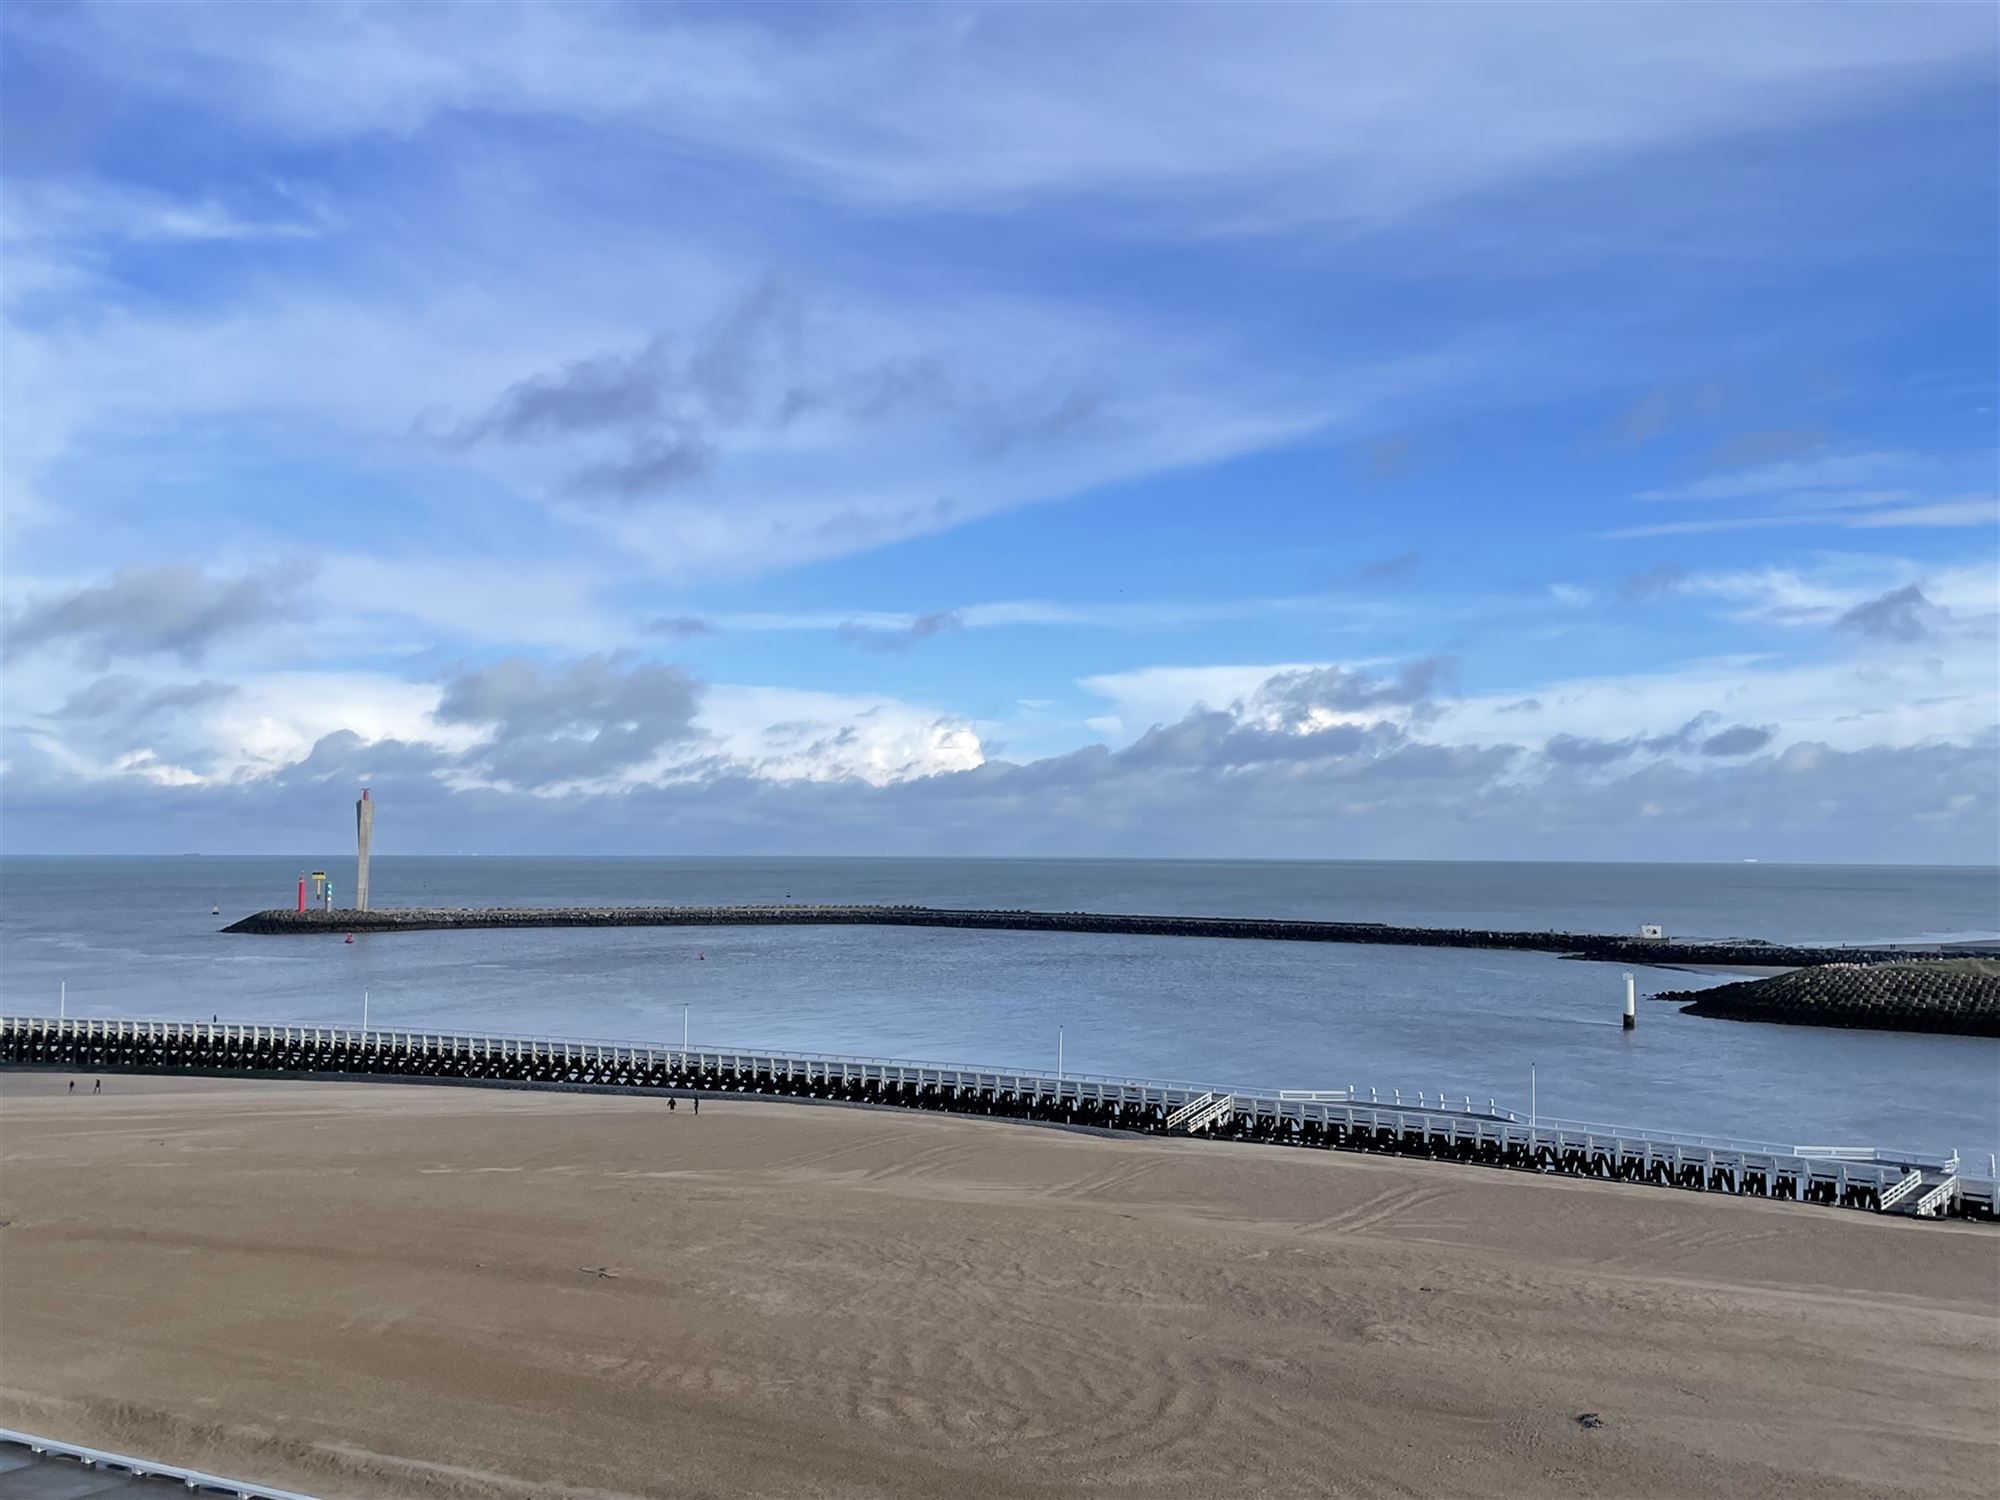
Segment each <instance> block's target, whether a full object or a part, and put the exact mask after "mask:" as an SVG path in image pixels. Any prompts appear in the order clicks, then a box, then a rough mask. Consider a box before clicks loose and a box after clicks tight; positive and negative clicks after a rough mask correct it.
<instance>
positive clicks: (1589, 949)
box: [223, 905, 1910, 968]
mask: <svg viewBox="0 0 2000 1500" xmlns="http://www.w3.org/2000/svg"><path fill="white" fill-rule="evenodd" d="M843 926H844V927H958V928H985V929H992V930H998V931H1008V932H1097V933H1122V934H1132V935H1137V936H1142V937H1201V938H1256V939H1262V940H1265V941H1272V942H1290V943H1381V944H1388V945H1392V946H1397V947H1418V948H1508V949H1516V950H1521V951H1526V952H1536V953H1560V954H1564V955H1567V956H1570V957H1574V958H1589V959H1602V960H1604V961H1606V962H1609V963H1627V964H1651V965H1660V964H1667V965H1672V964H1719V965H1725V966H1730V967H1736V968H1744V967H1752V968H1766V967H1769V968H1788V967H1797V966H1801V965H1806V964H1824V963H1832V962H1838V961H1844V960H1857V959H1858V960H1862V961H1871V962H1881V961H1890V960H1896V959H1907V958H1908V957H1909V956H1910V955H1909V953H1908V952H1907V951H1905V950H1902V949H1882V950H1860V949H1851V948H1794V947H1786V946H1782V945H1779V944H1773V943H1761V942H1753V941H1724V942H1684V941H1678V940H1674V941H1667V940H1662V939H1659V938H1641V937H1622V936H1615V935H1611V934H1605V933H1584V932H1501V931H1492V930H1488V929H1484V928H1465V927H1398V926H1394V925H1391V924H1388V923H1381V922H1310V921H1295V920H1285V919H1279V918H1270V917H1195V916H1135V915H1116V914H1111V913H1104V912H1083V911H982V910H961V909H954V908H950V907H936V906H789V905H788V906H566V907H564V906H558V907H539V906H538V907H465V908H450V907H403V908H393V907H392V908H378V909H376V910H373V911H306V912H298V911H284V910H275V911H260V912H256V913H254V914H252V915H250V916H247V917H245V918H243V919H242V920H241V921H240V922H233V923H231V924H230V925H229V926H228V927H225V928H224V929H223V931H225V932H244V933H257V934H261V935H265V936H289V935H304V934H310V933H322V934H324V933H350V932H421V931H437V930H446V931H456V930H461V929H465V930H471V929H479V928H525V927H843Z"/></svg>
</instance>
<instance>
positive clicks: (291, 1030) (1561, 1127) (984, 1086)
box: [0, 1016, 1993, 1201]
mask: <svg viewBox="0 0 2000 1500" xmlns="http://www.w3.org/2000/svg"><path fill="white" fill-rule="evenodd" d="M16 1029H20V1030H25V1031H31V1032H32V1031H39V1032H41V1033H43V1034H45V1035H61V1036H74V1037H83V1038H86V1039H88V1038H102V1039H105V1040H114V1039H120V1038H142V1039H147V1040H157V1041H170V1040H183V1039H184V1040H187V1041H194V1042H203V1043H215V1042H222V1043H224V1044H229V1043H236V1044H242V1045H250V1046H255V1045H258V1044H261V1043H272V1044H276V1045H279V1046H286V1045H300V1046H315V1047H318V1046H328V1045H343V1046H356V1045H358V1046H362V1047H375V1048H389V1049H401V1050H404V1051H408V1052H412V1053H417V1054H423V1053H433V1054H439V1055H446V1054H450V1055H466V1056H475V1057H486V1058H504V1059H510V1060H513V1061H517V1062H518V1061H526V1062H530V1063H536V1064H557V1065H563V1064H567V1065H570V1066H572V1067H574V1068H576V1069H578V1070H583V1069H588V1068H590V1067H593V1066H595V1067H602V1066H604V1065H606V1064H609V1065H612V1066H618V1065H621V1064H622V1065H624V1066H628V1067H631V1066H647V1065H653V1064H666V1065H670V1066H674V1067H676V1068H679V1069H683V1070H693V1071H695V1072H697V1073H708V1072H722V1071H731V1072H736V1073H739V1074H740V1073H744V1072H749V1073H752V1074H758V1073H765V1074H770V1075H773V1076H774V1077H777V1078H781V1079H784V1080H786V1081H790V1082H797V1081H801V1080H803V1081H805V1082H808V1083H815V1082H818V1083H827V1084H834V1083H840V1084H851V1083H860V1084H867V1083H878V1084H884V1085H905V1086H908V1085H915V1086H917V1087H926V1086H929V1087H936V1088H940V1089H945V1090H955V1091H972V1092H981V1093H994V1094H1007V1093H1011V1094H1014V1095H1017V1096H1020V1097H1024V1098H1029V1099H1035V1100H1041V1101H1051V1100H1053V1101H1055V1102H1057V1103H1064V1102H1075V1103H1079V1104H1111V1105H1126V1104H1132V1105H1139V1106H1141V1107H1152V1108H1157V1109H1159V1110H1161V1111H1162V1113H1163V1115H1164V1117H1165V1118H1166V1120H1167V1121H1168V1124H1169V1126H1170V1127H1177V1126H1178V1125H1180V1124H1184V1123H1186V1122H1188V1121H1189V1120H1191V1119H1193V1118H1195V1117H1196V1116H1200V1117H1201V1119H1202V1123H1203V1124H1208V1123H1226V1122H1227V1121H1229V1120H1231V1119H1243V1120H1246V1121H1249V1122H1252V1123H1255V1122H1263V1121H1290V1122H1294V1123H1296V1124H1298V1125H1300V1126H1301V1127H1303V1126H1305V1125H1317V1126H1319V1127H1320V1128H1322V1129H1331V1128H1336V1127H1337V1128H1341V1129H1345V1130H1347V1131H1350V1132H1367V1133H1371V1134H1379V1133H1381V1132H1384V1131H1387V1132H1390V1133H1392V1134H1394V1135H1396V1136H1398V1137H1408V1136H1412V1135H1414V1136H1416V1137H1418V1138H1420V1139H1424V1140H1436V1141H1439V1142H1441V1143H1449V1144H1450V1145H1453V1146H1460V1145H1463V1146H1469V1147H1473V1148H1482V1149H1483V1148H1485V1147H1489V1146H1491V1147H1496V1148H1498V1149H1499V1150H1501V1151H1502V1152H1511V1151H1516V1150H1518V1151H1521V1152H1525V1153H1526V1154H1527V1155H1528V1156H1529V1157H1531V1158H1534V1159H1546V1160H1553V1161H1555V1162H1558V1163H1559V1162H1561V1161H1563V1160H1565V1159H1567V1158H1570V1157H1573V1156H1577V1155H1581V1156H1583V1157H1584V1158H1585V1159H1586V1160H1589V1159H1593V1158H1597V1157H1605V1158H1609V1159H1610V1160H1611V1161H1613V1162H1616V1163H1619V1164H1620V1165H1621V1166H1623V1167H1624V1168H1626V1169H1629V1168H1631V1167H1632V1166H1633V1165H1635V1164H1636V1165H1639V1166H1641V1167H1643V1169H1644V1170H1645V1171H1647V1172H1649V1173H1650V1172H1652V1171H1654V1170H1656V1169H1665V1170H1667V1171H1669V1172H1671V1173H1674V1174H1676V1175H1680V1174H1684V1173H1685V1172H1686V1171H1687V1170H1688V1169H1689V1168H1692V1167H1699V1168H1701V1169H1702V1171H1703V1172H1704V1173H1705V1174H1707V1173H1714V1172H1717V1171H1724V1172H1732V1173H1735V1174H1738V1175H1739V1176H1740V1175H1742V1174H1745V1173H1761V1174H1763V1175H1764V1176H1765V1177H1766V1179H1767V1180H1769V1179H1772V1178H1775V1177H1780V1176H1782V1177H1785V1178H1788V1179H1791V1180H1795V1181H1797V1182H1798V1183H1800V1184H1801V1185H1805V1184H1817V1185H1821V1186H1824V1185H1826V1184H1829V1183H1831V1184H1836V1185H1837V1186H1838V1188H1839V1189H1840V1191H1842V1192H1843V1193H1844V1192H1845V1190H1846V1189H1847V1188H1848V1187H1849V1186H1850V1185H1861V1186H1873V1187H1875V1188H1877V1189H1878V1190H1888V1189H1891V1188H1893V1187H1894V1185H1895V1184H1896V1183H1897V1182H1898V1181H1899V1180H1901V1179H1902V1178H1904V1176H1905V1175H1906V1174H1907V1173H1909V1172H1910V1171H1911V1170H1912V1169H1914V1168H1922V1167H1929V1168H1931V1169H1932V1170H1933V1171H1955V1170H1956V1158H1955V1157H1954V1158H1952V1159H1951V1161H1950V1162H1949V1164H1945V1163H1942V1162H1940V1160H1939V1159H1938V1158H1936V1157H1929V1158H1927V1157H1925V1156H1922V1155H1920V1154H1918V1153H1914V1152H1901V1151H1889V1150H1886V1149H1883V1148H1876V1147H1858V1146H1857V1147H1850V1146H1795V1145H1789V1144H1781V1143H1777V1142H1766V1141H1746V1140H1739V1139H1734V1138H1730V1137H1726V1136H1707V1135H1691V1134H1684V1133H1680V1132H1673V1131H1657V1130H1643V1129H1634V1128H1631V1127H1625V1126H1615V1125H1606V1124H1597V1123H1591V1122H1583V1121H1574V1120H1563V1119H1549V1118H1547V1117H1538V1118H1536V1119H1533V1120H1524V1119H1523V1118H1522V1117H1521V1116H1520V1115H1519V1114H1518V1113H1516V1112H1513V1111H1509V1110H1501V1109H1498V1108H1495V1107H1491V1106H1490V1105H1489V1107H1487V1108H1484V1109H1482V1108H1479V1107H1477V1106H1475V1105H1473V1103H1472V1101H1471V1099H1470V1098H1469V1097H1466V1096H1461V1097H1460V1099H1457V1100H1447V1099H1446V1098H1445V1097H1443V1095H1442V1093H1441V1092H1440V1095H1439V1096H1438V1097H1436V1099H1435V1102H1433V1101H1432V1099H1431V1098H1430V1097H1428V1096H1427V1094H1425V1093H1419V1094H1418V1095H1417V1102H1415V1103H1410V1102H1406V1101H1404V1100H1403V1099H1402V1098H1401V1096H1400V1095H1397V1096H1396V1097H1395V1099H1393V1100H1392V1101H1384V1100H1382V1099H1380V1098H1379V1097H1372V1098H1370V1099H1367V1100H1363V1099H1362V1098H1360V1097H1359V1091H1357V1090H1352V1089H1343V1090H1255V1089H1244V1088H1222V1087H1219V1086H1216V1085H1211V1084H1198V1083H1181V1082H1170V1081H1166V1080H1162V1079H1138V1078H1119V1077H1113V1076H1107V1075H1098V1074H1078V1073H1070V1072H1064V1073H1062V1074H1060V1075H1058V1074H1051V1073H1041V1072H1036V1071H1033V1070H1029V1069H1018V1068H1002V1067H978V1066H971V1065H967V1064H958V1063H935V1062H920V1061H914V1060H910V1059H897V1058H881V1057H860V1056H852V1055H844V1054H839V1053H821V1052H787V1051H776V1050H769V1049H762V1048H759V1049H746V1048H737V1047H716V1046H710V1045H697V1044H690V1045H687V1046H684V1047H675V1046H671V1045H669V1046H661V1045H659V1044H657V1043H648V1042H638V1041H597V1040H583V1039H579V1038H575V1037H537V1036H506V1035H488V1034H479V1033H463V1032H451V1031H436V1030H431V1029H428V1028H424V1029H418V1028H404V1027H368V1028H366V1029H363V1028H359V1027H346V1026H307V1025H290V1024H280V1025H263V1024H245V1023H242V1022H233V1021H198V1020H197V1021H186V1020H166V1019H151V1020H137V1019H122V1018H121V1019H98V1018H89V1017H83V1018H69V1019H61V1018H56V1017H47V1016H44V1017H25V1016H23V1017H0V1031H12V1030H16ZM1218 1104H1219V1105H1220V1106H1221V1107H1220V1108H1218V1107H1217V1106H1218ZM1965 1186H1966V1187H1967V1188H1968V1189H1969V1190H1970V1191H1969V1192H1968V1196H1971V1197H1973V1198H1974V1199H1975V1200H1977V1201H1991V1198H1992V1191H1993V1190H1992V1187H1991V1185H1990V1184H1988V1185H1986V1186H1985V1187H1984V1189H1983V1190H1982V1188H1981V1187H1980V1186H1979V1185H1977V1184H1974V1183H1967V1184H1965Z"/></svg>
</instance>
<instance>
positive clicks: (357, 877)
mask: <svg viewBox="0 0 2000 1500" xmlns="http://www.w3.org/2000/svg"><path fill="white" fill-rule="evenodd" d="M354 835H355V841H356V858H355V862H354V865H355V867H354V909H355V910H356V911H366V910H368V846H369V845H370V844H372V843H374V842H375V804H374V803H373V802H372V801H370V800H369V797H368V788H367V787H365V786H364V787H363V788H362V789H361V800H360V801H358V802H356V803H355V804H354Z"/></svg>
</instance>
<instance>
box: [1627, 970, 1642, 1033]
mask: <svg viewBox="0 0 2000 1500" xmlns="http://www.w3.org/2000/svg"><path fill="white" fill-rule="evenodd" d="M1638 1024H1639V987H1638V985H1636V984H1635V983H1634V982H1633V980H1632V976H1631V975H1630V974H1627V975H1626V976H1625V1029H1626V1030H1627V1031H1630V1030H1632V1029H1633V1028H1634V1027H1636V1026H1637V1025H1638Z"/></svg>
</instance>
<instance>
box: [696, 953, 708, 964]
mask: <svg viewBox="0 0 2000 1500" xmlns="http://www.w3.org/2000/svg"><path fill="white" fill-rule="evenodd" d="M695 957H696V958H698V959H700V960H701V961H702V962H703V963H706V962H707V961H708V955H707V954H706V953H697V954H696V955H695Z"/></svg>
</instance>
